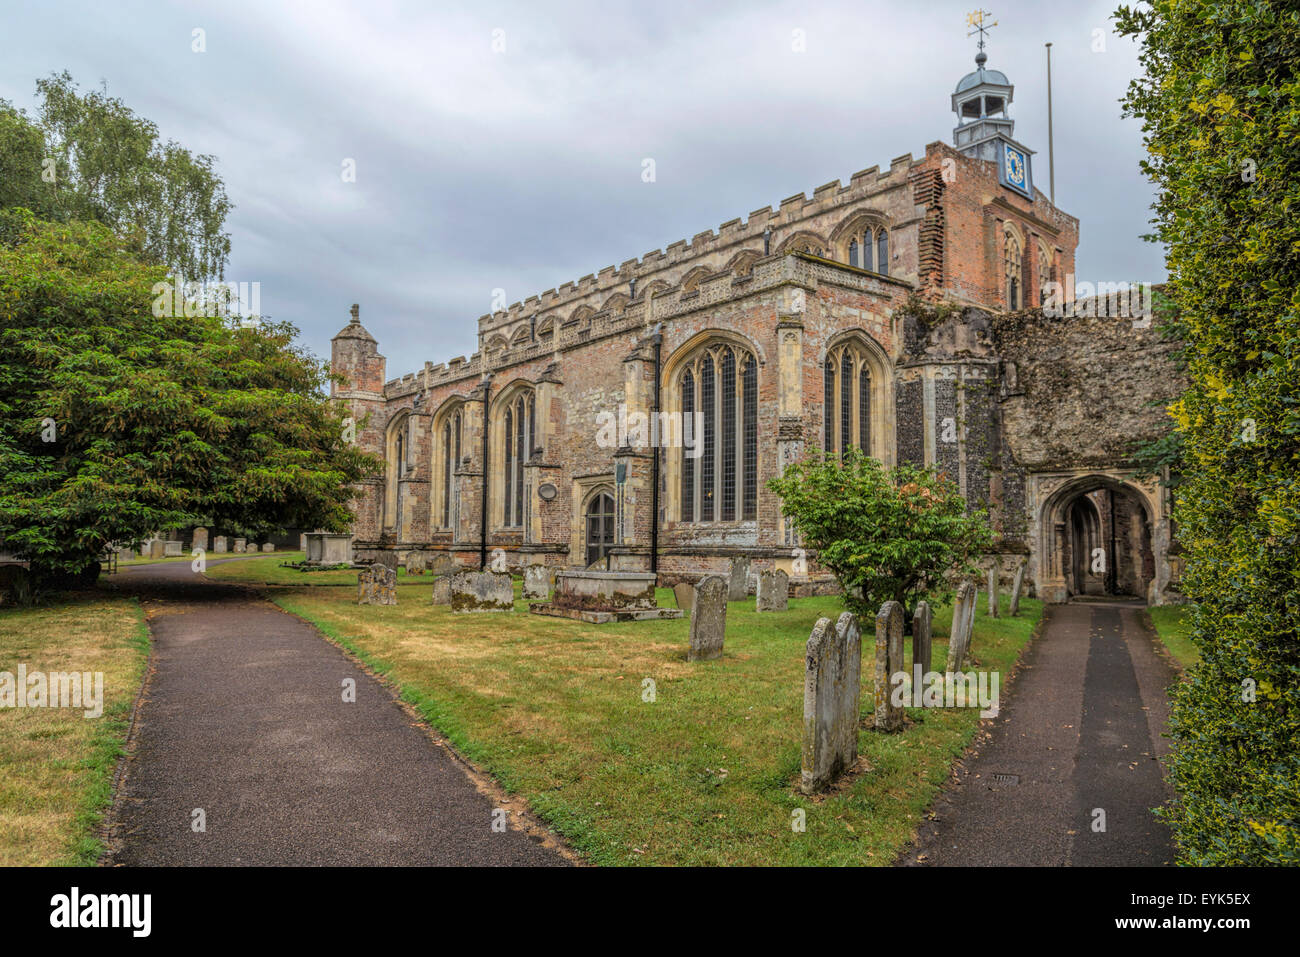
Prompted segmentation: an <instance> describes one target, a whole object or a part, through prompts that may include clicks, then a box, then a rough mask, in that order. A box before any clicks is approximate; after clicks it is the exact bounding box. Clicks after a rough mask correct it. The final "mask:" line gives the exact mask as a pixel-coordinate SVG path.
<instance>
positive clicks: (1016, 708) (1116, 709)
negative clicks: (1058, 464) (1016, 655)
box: [899, 602, 1177, 866]
mask: <svg viewBox="0 0 1300 957" xmlns="http://www.w3.org/2000/svg"><path fill="white" fill-rule="evenodd" d="M1141 611H1142V605H1141V604H1138V603H1136V602H1134V603H1128V602H1072V603H1070V604H1068V605H1052V606H1049V607H1048V609H1047V612H1046V614H1047V615H1048V618H1047V620H1046V622H1045V623H1044V630H1043V633H1042V634H1041V635H1039V637H1038V638H1037V639H1035V641H1034V643H1033V644H1032V645H1031V646H1030V648H1029V651H1028V652H1027V653H1026V657H1025V659H1024V662H1023V664H1022V665H1021V670H1020V672H1019V673H1018V675H1017V676H1016V681H1015V684H1014V686H1013V688H1012V690H1011V693H1010V695H1009V696H1008V695H1007V694H1006V693H1005V692H1004V693H1003V699H1002V708H1001V713H1000V714H999V716H998V717H997V718H995V719H994V720H993V724H992V727H991V728H990V729H989V733H988V734H987V735H986V736H983V740H979V741H977V743H976V745H975V750H974V753H973V754H968V755H967V757H966V760H965V761H964V762H963V763H962V765H960V766H959V767H958V772H957V774H958V780H957V783H956V784H954V785H952V786H950V788H949V789H948V790H946V791H945V792H944V793H943V794H942V795H941V796H940V797H939V799H938V801H937V802H936V803H935V807H934V817H933V819H932V820H931V821H929V822H927V823H926V824H925V825H923V826H922V828H921V830H920V833H919V834H918V838H917V843H916V845H915V846H913V847H910V848H908V849H907V850H905V851H904V853H903V856H902V858H901V859H900V861H899V863H902V864H907V865H916V864H922V865H940V866H943V865H947V866H962V865H978V866H987V865H999V864H1005V865H1074V866H1119V865H1159V864H1168V863H1170V862H1171V861H1172V859H1173V849H1172V846H1171V843H1170V836H1169V829H1168V828H1167V827H1166V826H1165V825H1164V823H1163V822H1161V821H1160V820H1159V819H1158V818H1156V817H1155V816H1154V815H1153V814H1152V813H1151V809H1152V808H1154V807H1157V806H1158V805H1160V804H1162V803H1164V801H1165V800H1166V799H1167V797H1168V790H1167V788H1166V786H1165V783H1164V780H1163V777H1162V774H1161V765H1160V761H1161V760H1162V759H1163V758H1164V757H1165V755H1166V754H1167V753H1168V742H1167V740H1166V739H1164V738H1162V737H1161V732H1162V731H1163V729H1164V727H1165V721H1166V719H1167V718H1168V715H1169V706H1168V698H1167V689H1168V688H1169V686H1170V685H1171V684H1172V683H1173V682H1174V681H1175V680H1177V673H1176V671H1175V670H1174V668H1173V666H1172V665H1170V663H1169V661H1168V660H1167V659H1166V658H1164V657H1163V656H1162V655H1160V654H1159V653H1158V652H1157V650H1156V638H1155V636H1154V635H1152V634H1151V632H1150V631H1149V630H1148V629H1147V628H1146V627H1145V625H1144V623H1143V620H1142V617H1141ZM1008 699H1009V700H1008ZM982 735H983V732H982ZM1008 775H1010V776H1012V777H1006V776H1008ZM1098 810H1100V811H1101V812H1104V815H1105V817H1104V824H1105V830H1104V831H1100V830H1094V822H1098V823H1100V822H1101V817H1100V816H1099V815H1098V814H1097V811H1098Z"/></svg>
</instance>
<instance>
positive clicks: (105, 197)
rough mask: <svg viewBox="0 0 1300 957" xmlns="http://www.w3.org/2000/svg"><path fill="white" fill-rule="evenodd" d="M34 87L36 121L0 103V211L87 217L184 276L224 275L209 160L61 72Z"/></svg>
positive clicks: (225, 242)
mask: <svg viewBox="0 0 1300 957" xmlns="http://www.w3.org/2000/svg"><path fill="white" fill-rule="evenodd" d="M36 88H37V92H38V93H39V95H40V98H41V102H40V108H39V120H38V121H33V120H32V119H30V118H29V117H28V116H27V114H26V113H24V112H22V111H21V110H16V109H14V108H13V106H12V105H11V104H9V103H8V102H7V101H3V100H0V208H13V207H23V208H26V209H30V210H32V211H33V212H34V213H35V214H36V215H37V216H38V217H39V218H41V219H50V220H56V221H59V222H68V221H70V220H95V221H97V222H101V223H104V224H105V225H106V226H109V227H110V228H112V229H113V230H114V231H116V232H117V233H118V234H119V235H120V236H122V237H124V239H125V240H127V241H128V242H129V244H130V248H131V249H133V250H134V251H135V252H136V253H137V254H139V255H140V256H142V257H144V258H146V259H147V260H149V261H150V262H154V263H159V264H161V265H164V266H167V267H168V268H170V269H172V270H174V271H175V272H177V273H179V274H180V275H181V276H184V277H185V278H186V279H191V280H204V279H210V278H214V277H215V278H220V277H222V276H224V273H225V266H226V262H227V260H228V259H229V257H230V235H229V234H228V233H226V232H225V222H226V216H227V215H228V214H229V213H230V210H231V209H232V208H233V207H232V206H231V204H230V201H229V200H228V199H227V197H226V190H225V186H224V185H223V184H222V182H221V178H220V177H219V176H218V175H217V173H216V170H215V169H214V167H213V159H212V157H211V156H204V155H199V156H195V155H192V154H191V153H190V152H189V151H188V150H186V149H184V148H183V147H181V146H180V145H179V144H177V143H175V142H172V141H170V140H169V141H167V142H165V143H164V142H162V141H160V140H159V138H158V127H157V126H155V125H154V124H153V123H152V122H151V121H149V120H148V119H145V118H144V117H142V116H139V115H137V114H136V113H135V112H133V111H132V110H131V109H130V108H129V107H127V106H126V105H125V104H124V103H123V102H122V101H121V100H120V99H118V98H116V97H110V96H108V95H107V93H104V92H97V91H94V90H89V91H83V90H81V89H80V88H79V87H78V86H77V85H76V84H75V83H74V82H73V79H72V77H71V76H70V75H69V74H68V73H66V72H65V73H59V74H53V75H51V76H49V77H46V78H45V79H42V80H38V81H37V83H36ZM43 173H44V174H45V176H46V177H49V176H50V175H51V174H52V176H53V181H52V182H50V181H49V180H48V179H46V178H43V177H42V174H43Z"/></svg>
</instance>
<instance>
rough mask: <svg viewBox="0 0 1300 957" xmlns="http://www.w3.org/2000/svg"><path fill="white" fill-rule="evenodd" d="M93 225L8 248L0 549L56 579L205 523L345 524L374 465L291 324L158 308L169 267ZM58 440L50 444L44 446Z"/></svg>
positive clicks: (26, 238) (34, 233) (33, 225)
mask: <svg viewBox="0 0 1300 957" xmlns="http://www.w3.org/2000/svg"><path fill="white" fill-rule="evenodd" d="M128 247H129V244H127V243H124V242H123V241H122V240H121V239H120V238H118V237H117V236H115V235H114V234H113V233H112V232H111V231H110V230H109V229H108V228H106V227H104V226H102V225H100V224H98V223H70V224H67V225H60V224H52V223H42V222H39V221H37V220H35V219H34V218H33V217H32V216H31V214H30V213H28V214H26V217H25V222H24V225H23V228H22V235H21V237H20V239H19V240H18V241H17V242H16V243H14V244H12V245H9V246H0V540H2V541H4V544H5V548H6V549H8V550H12V551H16V552H18V553H20V554H22V555H23V556H25V557H27V558H29V559H30V560H31V561H32V563H33V567H34V569H36V570H38V571H40V572H41V573H43V574H46V575H50V576H57V575H58V574H60V573H63V574H75V573H77V572H79V571H81V570H83V569H86V568H87V567H90V566H91V564H92V562H93V560H94V558H95V556H96V555H97V554H98V553H99V552H100V551H101V549H103V548H104V546H105V545H107V544H108V543H111V542H129V541H133V540H136V539H139V538H141V537H143V536H145V535H147V534H149V533H150V532H151V531H153V530H156V529H162V528H170V527H174V526H178V525H184V524H190V523H195V522H200V521H203V522H212V523H215V524H217V525H226V526H239V527H243V528H247V529H253V530H256V531H258V532H261V533H265V532H269V531H272V530H274V529H277V528H282V527H286V526H301V527H316V526H320V527H324V528H328V529H333V530H341V529H342V528H344V527H345V526H346V524H347V523H348V521H349V519H350V517H351V516H350V509H349V498H350V496H351V495H352V494H353V492H352V490H351V489H350V488H349V485H350V483H354V482H357V481H359V480H360V479H362V478H364V477H365V476H367V475H369V474H372V473H373V472H374V471H375V470H376V468H377V460H375V459H374V458H373V457H371V456H369V455H367V454H365V453H363V452H361V451H360V450H358V449H357V448H355V447H354V446H353V445H351V444H349V443H347V442H346V441H345V440H344V422H343V419H342V412H341V411H339V409H337V408H336V407H335V406H334V405H332V404H331V403H330V402H329V400H328V399H327V398H326V397H325V394H324V388H325V386H326V385H327V383H328V377H327V373H326V371H325V369H324V367H323V365H322V364H321V363H319V362H318V361H317V360H315V359H314V358H312V357H311V356H310V355H308V354H306V353H305V352H303V351H302V350H301V349H299V348H297V347H295V346H294V345H293V344H292V343H293V337H294V334H295V332H296V330H295V329H294V328H293V327H292V326H290V325H288V324H284V323H266V322H263V323H262V325H261V326H260V327H256V328H248V329H244V328H238V327H236V326H234V325H233V324H229V323H227V322H226V321H224V320H222V319H219V318H214V317H183V316H182V317H176V316H172V315H161V316H155V315H153V314H152V312H151V308H150V307H151V304H152V296H151V291H152V286H153V284H154V283H155V282H158V281H160V280H161V278H162V272H163V271H162V268H161V267H158V266H153V265H149V264H144V263H141V262H140V261H138V260H137V258H136V257H135V255H134V252H133V251H132V250H131V249H130V248H128ZM51 438H52V439H53V441H47V439H51Z"/></svg>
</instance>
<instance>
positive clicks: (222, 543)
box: [212, 535, 226, 554]
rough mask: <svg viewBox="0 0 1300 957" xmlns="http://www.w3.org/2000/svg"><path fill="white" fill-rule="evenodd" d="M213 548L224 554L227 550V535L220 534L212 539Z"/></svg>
mask: <svg viewBox="0 0 1300 957" xmlns="http://www.w3.org/2000/svg"><path fill="white" fill-rule="evenodd" d="M212 550H213V551H214V552H218V553H221V554H224V553H225V551H226V536H224V535H218V536H217V537H216V538H214V539H213V540H212Z"/></svg>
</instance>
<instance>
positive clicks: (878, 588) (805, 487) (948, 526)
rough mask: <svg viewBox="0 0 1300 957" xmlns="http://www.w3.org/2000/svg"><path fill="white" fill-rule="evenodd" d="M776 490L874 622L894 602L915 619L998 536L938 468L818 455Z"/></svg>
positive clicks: (858, 609) (852, 605)
mask: <svg viewBox="0 0 1300 957" xmlns="http://www.w3.org/2000/svg"><path fill="white" fill-rule="evenodd" d="M768 488H770V489H772V491H774V492H776V494H777V495H779V496H781V507H782V510H783V511H784V512H785V515H786V517H787V518H788V519H789V520H790V521H792V522H793V523H794V526H795V528H796V529H797V530H798V532H799V535H800V536H801V537H802V539H803V542H804V544H805V545H807V546H809V547H811V548H813V549H815V550H816V552H817V561H818V562H819V563H820V564H822V565H824V566H825V567H826V568H828V569H830V571H831V572H832V573H833V574H834V575H835V577H836V578H837V579H838V580H839V583H840V586H841V588H843V590H844V602H845V605H847V606H848V609H849V610H850V611H852V612H853V613H854V614H856V615H859V616H863V617H865V618H874V617H875V615H876V613H877V612H879V611H880V606H881V605H882V604H884V603H885V602H886V601H891V600H892V601H897V602H899V603H901V604H902V605H903V607H904V608H905V609H907V611H908V617H909V620H910V616H911V612H912V611H913V610H914V609H915V607H916V603H917V602H918V601H921V600H922V599H926V598H931V597H935V596H937V595H938V594H940V593H942V592H945V591H946V590H947V586H946V583H945V575H946V574H947V573H948V572H950V571H952V570H957V571H960V572H962V573H971V572H973V571H974V570H975V569H974V566H973V564H972V559H973V558H974V557H975V556H976V555H978V554H980V553H981V552H984V551H986V550H987V549H988V547H989V545H990V544H991V542H992V532H991V531H990V529H989V526H988V520H987V516H986V515H985V513H983V512H974V513H968V512H967V510H966V500H965V499H963V498H962V497H961V495H960V494H959V493H958V490H957V486H956V485H955V483H953V482H952V481H951V480H950V479H947V478H946V477H944V476H941V475H939V474H938V473H936V472H935V471H934V470H933V469H922V468H917V467H915V466H912V465H898V466H895V467H894V468H892V469H887V468H885V467H884V466H883V465H881V464H880V463H879V462H878V461H876V460H875V459H872V458H868V457H867V456H865V455H864V454H863V453H862V452H861V451H859V450H858V449H855V448H849V449H848V450H846V451H845V453H844V455H843V457H842V458H841V457H840V456H838V455H834V454H831V455H827V454H825V453H823V452H820V451H813V452H812V453H810V455H809V456H808V457H807V458H805V459H803V460H801V461H799V462H795V463H794V464H792V465H791V466H789V467H788V468H787V469H786V470H785V474H784V475H782V476H781V478H778V479H772V480H771V481H770V482H768Z"/></svg>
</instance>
